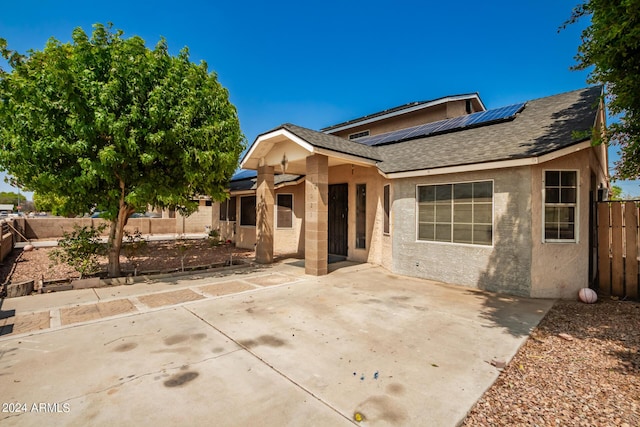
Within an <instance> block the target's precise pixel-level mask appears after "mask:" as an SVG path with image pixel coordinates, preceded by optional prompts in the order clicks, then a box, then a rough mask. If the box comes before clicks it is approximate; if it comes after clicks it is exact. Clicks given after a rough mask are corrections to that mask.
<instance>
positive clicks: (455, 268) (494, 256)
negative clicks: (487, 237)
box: [392, 167, 531, 295]
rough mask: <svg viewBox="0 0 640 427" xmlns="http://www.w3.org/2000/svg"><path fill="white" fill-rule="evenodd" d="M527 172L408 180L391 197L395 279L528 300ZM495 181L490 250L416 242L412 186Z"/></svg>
mask: <svg viewBox="0 0 640 427" xmlns="http://www.w3.org/2000/svg"><path fill="white" fill-rule="evenodd" d="M530 178H531V172H530V168H529V167H520V168H511V169H502V170H493V171H479V172H469V173H459V174H452V175H443V176H432V177H421V178H406V179H399V180H396V181H394V184H393V191H392V193H393V194H392V200H393V204H392V227H393V228H392V238H393V268H392V270H393V271H394V272H396V273H399V274H406V275H409V276H416V277H422V278H427V279H432V280H438V281H442V282H448V283H455V284H460V285H464V286H469V287H474V288H480V289H486V290H490V291H498V292H503V293H508V294H514V295H529V293H530V287H531V280H530V277H531V270H530V266H531V219H530V215H531V210H530V198H531V179H530ZM485 180H493V191H494V193H493V194H494V195H493V209H494V214H493V215H494V220H493V245H492V246H481V245H466V244H457V243H441V242H425V241H418V240H417V236H416V210H417V207H416V185H418V184H450V183H457V182H470V181H485Z"/></svg>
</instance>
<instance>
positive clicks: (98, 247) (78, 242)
mask: <svg viewBox="0 0 640 427" xmlns="http://www.w3.org/2000/svg"><path fill="white" fill-rule="evenodd" d="M105 228H106V225H105V224H103V225H100V226H98V227H94V226H93V225H92V226H90V227H87V226H85V227H80V226H78V225H76V226H74V227H73V231H72V232H71V233H68V232H64V233H63V234H62V239H60V240H58V249H55V250H53V251H52V252H51V253H50V254H49V259H50V260H51V261H53V262H54V263H57V264H62V263H66V264H69V265H70V266H71V267H73V268H74V269H75V270H76V271H77V272H78V273H80V278H81V279H82V278H83V277H84V276H87V275H90V274H94V273H97V272H98V271H100V264H99V263H98V257H99V256H101V255H104V254H105V252H106V246H105V244H104V243H102V241H101V239H100V236H101V234H102V232H103V231H104V230H105Z"/></svg>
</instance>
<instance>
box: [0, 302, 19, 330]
mask: <svg viewBox="0 0 640 427" xmlns="http://www.w3.org/2000/svg"><path fill="white" fill-rule="evenodd" d="M3 304H4V298H0V336H2V335H9V334H11V333H13V323H9V324H6V322H4V320H5V319H9V318H11V317H14V316H15V315H16V311H15V310H13V309H11V310H3V309H2V305H3Z"/></svg>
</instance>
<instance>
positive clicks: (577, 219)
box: [540, 169, 580, 243]
mask: <svg viewBox="0 0 640 427" xmlns="http://www.w3.org/2000/svg"><path fill="white" fill-rule="evenodd" d="M547 172H575V173H576V202H575V203H552V204H551V205H553V206H574V207H575V213H574V216H575V218H574V222H573V227H574V229H573V236H574V238H573V239H547V238H546V236H545V231H546V223H547V219H546V207H547V202H546V200H547V197H546V196H547V183H546V176H547ZM541 201H542V223H541V227H540V228H542V243H580V234H579V231H580V170H579V169H544V170H543V171H542V200H541Z"/></svg>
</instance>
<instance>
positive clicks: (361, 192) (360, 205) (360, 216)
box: [356, 184, 367, 249]
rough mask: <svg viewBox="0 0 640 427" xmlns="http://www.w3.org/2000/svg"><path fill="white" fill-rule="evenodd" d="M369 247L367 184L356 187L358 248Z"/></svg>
mask: <svg viewBox="0 0 640 427" xmlns="http://www.w3.org/2000/svg"><path fill="white" fill-rule="evenodd" d="M366 247H367V184H357V185H356V248H358V249H364V248H366Z"/></svg>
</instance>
